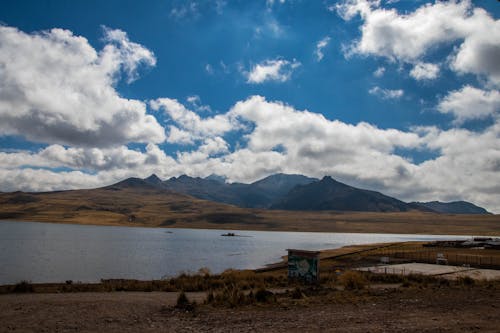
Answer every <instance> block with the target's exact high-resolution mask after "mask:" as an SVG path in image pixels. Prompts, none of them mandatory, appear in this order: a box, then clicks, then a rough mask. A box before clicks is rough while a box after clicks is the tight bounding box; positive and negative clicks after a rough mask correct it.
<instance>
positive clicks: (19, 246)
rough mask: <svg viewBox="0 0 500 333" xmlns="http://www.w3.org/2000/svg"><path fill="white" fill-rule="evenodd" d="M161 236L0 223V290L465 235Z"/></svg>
mask: <svg viewBox="0 0 500 333" xmlns="http://www.w3.org/2000/svg"><path fill="white" fill-rule="evenodd" d="M226 232H228V231H227V230H204V229H160V228H131V227H106V226H87V225H70V224H55V223H34V222H10V221H0V284H11V283H17V282H19V281H22V280H27V281H31V282H64V281H65V280H73V281H82V282H97V281H99V280H100V279H108V278H131V279H160V278H162V277H170V276H175V275H177V274H179V273H181V272H196V271H197V270H198V269H199V268H201V267H208V268H209V269H210V271H211V272H213V273H220V272H222V271H224V270H225V269H228V268H235V269H244V268H249V269H251V268H258V267H262V266H265V265H266V264H270V263H274V262H278V261H280V259H281V256H283V255H286V249H288V248H297V249H307V250H321V249H332V248H339V247H342V246H345V245H349V244H366V243H378V242H393V241H410V240H437V239H447V238H448V239H459V238H466V237H463V236H462V237H461V236H436V235H396V234H354V233H352V234H351V233H312V232H272V231H234V232H235V233H236V234H237V235H241V237H222V236H221V234H223V233H226Z"/></svg>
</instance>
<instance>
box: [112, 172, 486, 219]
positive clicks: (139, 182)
mask: <svg viewBox="0 0 500 333" xmlns="http://www.w3.org/2000/svg"><path fill="white" fill-rule="evenodd" d="M113 186H114V187H116V186H118V187H123V186H127V187H137V186H152V187H154V188H158V189H162V190H168V191H169V192H172V193H182V194H185V195H189V196H192V197H195V198H198V199H203V200H209V201H214V202H219V203H225V204H231V205H234V206H238V207H243V208H266V209H279V210H301V211H323V210H335V211H364V212H407V211H415V210H416V211H422V212H437V213H447V214H489V213H488V211H486V210H485V209H484V208H481V207H478V206H476V205H474V204H472V203H469V202H465V201H456V202H449V203H444V202H438V201H431V202H410V203H406V202H404V201H401V200H398V199H396V198H393V197H390V196H387V195H384V194H382V193H380V192H375V191H370V190H366V189H359V188H356V187H353V186H349V185H347V184H344V183H341V182H339V181H336V180H335V179H333V178H331V177H329V176H326V177H324V178H323V179H321V180H319V179H316V178H310V177H306V176H303V175H288V174H281V173H280V174H275V175H271V176H268V177H266V178H264V179H261V180H258V181H256V182H254V183H251V184H243V183H226V182H225V179H224V178H223V177H220V176H216V175H210V176H209V177H207V178H200V177H189V176H187V175H182V176H179V177H172V178H170V179H167V180H165V181H162V180H161V179H160V178H158V177H157V176H156V175H151V176H150V177H148V178H145V179H139V178H129V179H126V180H124V181H122V182H119V183H117V184H115V185H112V186H111V187H113Z"/></svg>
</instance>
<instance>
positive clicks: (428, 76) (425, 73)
mask: <svg viewBox="0 0 500 333" xmlns="http://www.w3.org/2000/svg"><path fill="white" fill-rule="evenodd" d="M438 75H439V66H438V65H436V64H430V63H423V62H418V63H416V64H415V66H414V67H413V69H412V70H411V71H410V76H411V77H413V78H414V79H415V80H418V81H420V80H434V79H436V78H437V77H438Z"/></svg>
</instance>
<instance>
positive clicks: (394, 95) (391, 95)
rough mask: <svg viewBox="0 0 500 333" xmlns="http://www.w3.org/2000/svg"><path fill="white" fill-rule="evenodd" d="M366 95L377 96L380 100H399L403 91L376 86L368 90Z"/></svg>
mask: <svg viewBox="0 0 500 333" xmlns="http://www.w3.org/2000/svg"><path fill="white" fill-rule="evenodd" d="M368 93H369V94H370V95H374V96H377V97H379V98H381V99H399V98H401V97H403V95H404V91H403V90H402V89H394V90H391V89H384V88H380V87H378V86H375V87H373V88H371V89H370V90H368Z"/></svg>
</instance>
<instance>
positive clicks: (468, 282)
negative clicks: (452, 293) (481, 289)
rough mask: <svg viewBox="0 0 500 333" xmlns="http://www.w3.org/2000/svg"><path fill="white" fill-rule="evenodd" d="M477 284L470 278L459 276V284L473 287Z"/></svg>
mask: <svg viewBox="0 0 500 333" xmlns="http://www.w3.org/2000/svg"><path fill="white" fill-rule="evenodd" d="M475 283H476V281H474V279H473V278H471V277H470V276H459V277H458V278H457V284H459V285H463V286H473V285H474V284H475Z"/></svg>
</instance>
